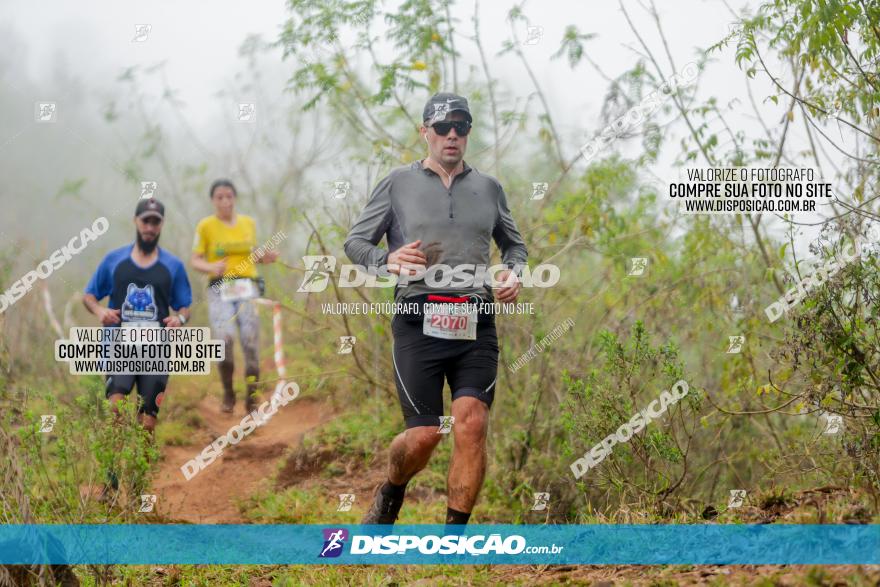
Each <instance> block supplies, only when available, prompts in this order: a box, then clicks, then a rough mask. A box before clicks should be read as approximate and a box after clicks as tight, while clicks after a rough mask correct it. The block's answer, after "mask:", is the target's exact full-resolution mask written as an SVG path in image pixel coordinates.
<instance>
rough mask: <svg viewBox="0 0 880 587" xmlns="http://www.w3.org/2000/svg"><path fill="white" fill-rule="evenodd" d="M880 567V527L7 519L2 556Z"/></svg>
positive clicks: (92, 560)
mask: <svg viewBox="0 0 880 587" xmlns="http://www.w3.org/2000/svg"><path fill="white" fill-rule="evenodd" d="M327 563H338V564H539V563H540V564H548V563H549V564H593V565H597V564H638V565H656V564H672V565H681V564H691V565H701V564H730V565H733V564H749V565H757V564H787V565H798V564H821V565H831V564H834V565H845V564H880V525H877V524H872V525H794V524H791V525H781V524H779V525H559V526H546V525H544V526H537V525H473V526H465V527H446V526H442V525H398V526H394V527H388V526H355V525H348V526H332V525H327V526H320V525H70V526H65V525H2V526H0V564H70V565H78V564H123V565H151V564H156V565H158V564H163V565H164V564H229V565H242V564H261V565H268V564H327Z"/></svg>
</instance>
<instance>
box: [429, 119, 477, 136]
mask: <svg viewBox="0 0 880 587" xmlns="http://www.w3.org/2000/svg"><path fill="white" fill-rule="evenodd" d="M431 128H433V129H434V132H436V133H437V134H438V135H440V136H441V137H445V136H446V135H448V134H449V131H451V130H452V129H453V128H454V129H455V134H457V135H458V136H460V137H466V136H468V133H469V132H471V123H470V122H468V121H467V120H456V121H454V122H435V123H434V124H432V125H431Z"/></svg>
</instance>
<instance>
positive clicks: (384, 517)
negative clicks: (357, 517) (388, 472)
mask: <svg viewBox="0 0 880 587" xmlns="http://www.w3.org/2000/svg"><path fill="white" fill-rule="evenodd" d="M386 488H387V484H383V485H380V486H379V487H378V488H376V497H375V499H373V505H371V506H370V509H369V510H368V511H367V513H366V515H365V516H364V519H363V520H361V524H394V522H395V521H397V515H398V514H399V513H400V507H401V506H402V505H403V495H401V496H399V497H397V496H394V495H388V494H387V493H386V491H385V490H386Z"/></svg>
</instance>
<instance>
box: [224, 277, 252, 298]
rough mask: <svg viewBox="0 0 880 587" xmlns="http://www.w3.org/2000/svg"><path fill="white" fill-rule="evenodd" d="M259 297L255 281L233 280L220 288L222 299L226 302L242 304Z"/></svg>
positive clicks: (225, 282)
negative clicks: (244, 301)
mask: <svg viewBox="0 0 880 587" xmlns="http://www.w3.org/2000/svg"><path fill="white" fill-rule="evenodd" d="M256 297H259V295H258V293H257V286H256V284H255V283H254V280H253V279H247V278H242V279H233V280H232V281H224V282H223V285H222V286H221V288H220V299H221V300H223V301H224V302H241V301H243V300H252V299H254V298H256Z"/></svg>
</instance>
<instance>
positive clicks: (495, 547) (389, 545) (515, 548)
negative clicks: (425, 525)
mask: <svg viewBox="0 0 880 587" xmlns="http://www.w3.org/2000/svg"><path fill="white" fill-rule="evenodd" d="M323 534H324V541H323V546H322V547H321V552H320V554H319V555H318V556H319V557H320V558H330V557H338V556H339V555H340V554H342V552H343V550H344V546H345V541H346V540H347V539H348V537H349V535H348V531H347V530H345V529H344V528H325V529H324V530H323ZM563 548H565V547H564V546H556V545H555V544H551V545H549V546H528V545H527V544H526V539H525V538H524V537H523V536H520V535H518V534H511V535H510V536H507V537H504V538H502V536H501V534H489V536H485V535H483V534H476V535H474V536H464V535H458V534H456V535H445V536H437V535H428V536H416V535H413V534H400V535H397V534H391V535H386V536H366V535H361V534H356V535H353V536H351V547H350V548H349V551H348V552H349V554H361V555H363V554H375V555H400V554H407V553H409V552H412V553H413V554H430V555H433V554H439V555H462V554H469V555H471V556H480V555H490V554H494V555H517V554H559V553H561V552H562V549H563Z"/></svg>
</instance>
